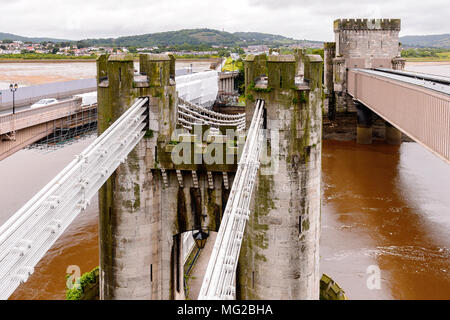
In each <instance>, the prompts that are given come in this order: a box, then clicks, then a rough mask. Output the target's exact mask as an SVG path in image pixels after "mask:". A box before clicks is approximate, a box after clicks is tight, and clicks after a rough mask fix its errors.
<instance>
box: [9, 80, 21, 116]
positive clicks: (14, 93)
mask: <svg viewBox="0 0 450 320" xmlns="http://www.w3.org/2000/svg"><path fill="white" fill-rule="evenodd" d="M17 88H19V85H18V84H17V83H15V84H12V83H11V84H10V85H9V90H11V92H12V94H13V114H15V113H16V101H15V98H16V97H15V96H16V91H17Z"/></svg>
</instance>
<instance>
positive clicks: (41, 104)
mask: <svg viewBox="0 0 450 320" xmlns="http://www.w3.org/2000/svg"><path fill="white" fill-rule="evenodd" d="M57 102H58V100H56V99H53V98H51V99H41V100H39V101H38V102H36V103H35V104H33V105H32V106H31V109H34V108H40V107H45V106H48V105H50V104H54V103H57Z"/></svg>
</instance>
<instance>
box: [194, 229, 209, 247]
mask: <svg viewBox="0 0 450 320" xmlns="http://www.w3.org/2000/svg"><path fill="white" fill-rule="evenodd" d="M192 237H193V238H194V240H195V244H196V245H197V248H199V249H203V248H204V247H205V244H206V239H208V237H209V231H208V230H202V229H200V230H194V231H192Z"/></svg>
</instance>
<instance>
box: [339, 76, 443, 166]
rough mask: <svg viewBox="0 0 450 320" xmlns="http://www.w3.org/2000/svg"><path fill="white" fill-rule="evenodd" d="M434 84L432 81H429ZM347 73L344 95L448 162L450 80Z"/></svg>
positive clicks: (431, 77) (430, 77) (429, 77)
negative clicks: (351, 97)
mask: <svg viewBox="0 0 450 320" xmlns="http://www.w3.org/2000/svg"><path fill="white" fill-rule="evenodd" d="M433 78H434V79H435V80H432V79H433ZM438 78H439V79H437V78H436V77H435V76H433V75H430V76H428V77H426V76H424V75H423V74H414V73H403V74H402V73H401V72H397V71H392V72H391V71H389V72H387V71H386V70H363V69H351V70H349V72H348V79H347V81H348V93H349V94H350V95H351V96H353V98H354V99H355V100H357V101H359V102H361V103H362V104H364V105H365V106H367V107H368V108H370V109H371V110H372V111H374V112H375V113H377V114H378V115H379V116H381V117H382V118H383V119H385V120H386V121H388V122H390V123H391V124H392V125H393V126H395V127H396V128H397V129H399V130H400V131H402V132H403V133H405V134H406V135H408V136H409V137H411V138H412V139H414V140H415V141H416V142H418V143H421V144H422V145H423V146H425V147H426V148H428V149H429V150H430V151H432V152H433V153H435V154H436V155H437V156H439V157H441V158H442V159H444V161H446V162H450V85H449V84H450V79H448V80H447V81H448V83H449V84H445V81H443V80H445V78H443V77H438Z"/></svg>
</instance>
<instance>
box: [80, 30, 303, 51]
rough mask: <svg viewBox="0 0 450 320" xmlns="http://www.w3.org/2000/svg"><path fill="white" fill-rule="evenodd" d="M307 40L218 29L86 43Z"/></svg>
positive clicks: (221, 43)
mask: <svg viewBox="0 0 450 320" xmlns="http://www.w3.org/2000/svg"><path fill="white" fill-rule="evenodd" d="M302 41H303V40H295V39H292V38H287V37H284V36H280V35H274V34H267V33H259V32H235V33H230V32H226V31H219V30H214V29H184V30H178V31H168V32H158V33H147V34H143V35H137V36H128V37H119V38H115V39H114V38H108V39H86V40H83V42H85V43H87V44H89V45H100V46H101V45H103V46H126V47H130V46H131V47H148V46H177V45H185V44H188V45H208V46H242V45H261V44H265V45H276V44H294V43H299V42H302Z"/></svg>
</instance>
